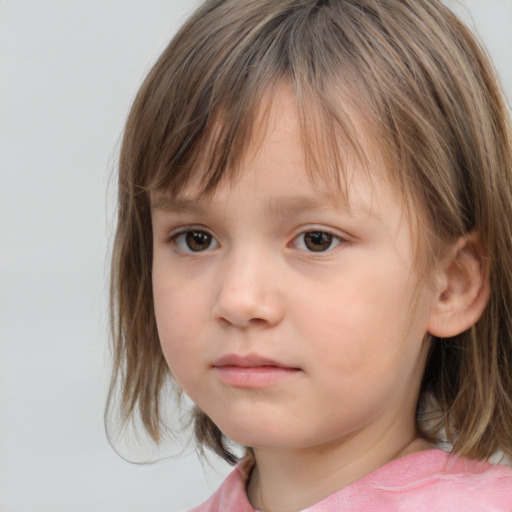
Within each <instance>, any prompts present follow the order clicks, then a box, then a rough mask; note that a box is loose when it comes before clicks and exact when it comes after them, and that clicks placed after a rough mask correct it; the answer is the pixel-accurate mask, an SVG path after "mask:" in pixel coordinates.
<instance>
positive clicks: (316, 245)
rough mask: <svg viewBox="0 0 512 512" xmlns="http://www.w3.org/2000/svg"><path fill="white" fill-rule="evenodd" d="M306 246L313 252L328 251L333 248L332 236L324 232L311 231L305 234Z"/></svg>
mask: <svg viewBox="0 0 512 512" xmlns="http://www.w3.org/2000/svg"><path fill="white" fill-rule="evenodd" d="M304 244H305V245H306V247H307V248H308V249H309V250H310V251H313V252H322V251H326V250H327V249H329V247H331V244H332V235H331V234H330V233H325V232H324V231H310V232H308V233H305V234H304Z"/></svg>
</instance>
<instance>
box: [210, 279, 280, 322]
mask: <svg viewBox="0 0 512 512" xmlns="http://www.w3.org/2000/svg"><path fill="white" fill-rule="evenodd" d="M272 288H274V286H273V284H272V283H269V282H268V281H266V280H262V279H261V278H260V279H259V280H257V283H253V284H251V283H248V282H245V283H239V284H238V285H233V284H231V285H229V286H224V287H222V288H221V290H220V292H219V295H218V297H217V300H216V303H215V306H214V309H213V316H214V319H215V320H217V321H219V322H221V323H224V324H229V325H232V326H235V327H238V328H248V327H269V326H273V325H276V324H277V323H279V322H280V321H281V319H282V317H283V307H282V303H281V301H280V300H279V297H278V296H277V293H276V292H275V290H272Z"/></svg>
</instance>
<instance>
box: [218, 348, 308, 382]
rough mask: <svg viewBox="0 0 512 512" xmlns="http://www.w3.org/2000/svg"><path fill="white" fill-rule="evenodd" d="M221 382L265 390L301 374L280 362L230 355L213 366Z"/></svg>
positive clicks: (249, 356)
mask: <svg viewBox="0 0 512 512" xmlns="http://www.w3.org/2000/svg"><path fill="white" fill-rule="evenodd" d="M212 367H213V369H214V371H215V372H216V374H217V376H218V378H219V380H220V381H221V382H222V383H223V384H226V385H228V386H232V387H237V388H254V389H257V388H265V387H269V386H273V385H277V384H279V383H280V382H282V381H284V380H287V379H289V378H290V377H293V376H296V375H297V374H298V373H300V372H301V370H300V368H295V367H292V366H289V365H287V364H284V363H281V362H279V361H274V360H272V359H268V358H266V357H262V356H259V355H257V354H248V355H238V354H228V355H227V356H224V357H221V358H220V359H218V360H217V361H215V362H214V363H213V365H212Z"/></svg>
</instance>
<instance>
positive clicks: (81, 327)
mask: <svg viewBox="0 0 512 512" xmlns="http://www.w3.org/2000/svg"><path fill="white" fill-rule="evenodd" d="M196 4H197V1H196V0H194V1H191V0H188V1H187V0H72V1H66V0H0V178H1V179H0V276H1V282H0V315H1V320H0V351H1V354H0V411H1V412H0V512H59V511H66V512H78V511H84V512H85V511H87V512H93V511H98V512H100V511H101V512H114V511H119V512H121V511H122V512H129V511H134V512H135V511H137V512H156V511H164V510H165V511H168V512H177V511H181V510H186V509H187V508H190V507H191V506H192V505H194V504H197V503H198V502H200V501H202V500H204V499H205V498H206V497H207V496H208V495H210V494H211V492H212V491H213V490H214V489H215V488H216V487H217V485H218V484H219V483H220V481H221V480H222V478H223V476H224V475H225V474H226V472H227V471H228V467H227V466H226V465H224V464H218V465H217V466H218V467H217V469H215V470H214V469H213V468H211V467H209V466H208V465H207V464H203V465H201V464H200V463H199V461H198V459H197V458H196V457H195V456H194V455H193V454H191V455H188V456H180V457H177V458H173V459H170V460H165V461H163V462H160V463H157V464H153V465H134V464H130V463H128V462H126V461H125V460H123V459H121V458H120V457H119V456H118V455H116V454H115V453H114V452H113V450H112V449H111V448H110V446H109V445H108V443H107V441H106V437H105V434H104V430H103V407H104V402H105V395H106V387H107V382H108V377H109V367H108V366H109V364H108V350H107V346H108V343H107V334H106V333H107V321H106V309H107V306H106V305H107V293H106V290H107V284H106V283H107V280H108V277H107V275H108V249H109V246H110V242H111V239H112V230H113V225H112V212H113V200H112V198H113V196H114V194H115V191H114V189H113V185H111V186H110V188H109V187H108V185H109V178H110V177H111V175H112V174H113V172H114V170H115V165H116V155H117V152H118V149H119V138H120V135H121V133H122V128H123V123H124V119H125V117H126V114H127V112H128V108H129V105H130V102H131V100H132V99H133V97H134V95H135V92H136V90H137V88H138V86H139V85H140V82H141V80H142V78H143V76H144V75H145V73H146V72H147V71H148V69H149V67H150V65H151V63H153V62H154V60H155V59H156V57H157V56H158V54H159V53H160V52H161V51H162V50H163V48H164V47H165V45H166V43H167V42H168V40H169V39H170V37H171V35H172V33H173V32H174V31H175V30H176V28H177V27H178V26H179V25H180V24H181V23H182V21H183V19H184V18H185V16H186V14H187V13H188V12H190V11H191V10H192V8H193V7H194V5H196ZM463 4H464V5H466V8H462V11H463V12H464V13H465V14H464V15H465V16H466V17H467V16H468V12H467V10H466V9H468V8H469V9H470V12H471V14H472V17H473V21H472V22H471V23H472V24H474V25H476V27H477V30H478V32H479V33H480V35H481V37H482V38H483V39H484V41H485V42H486V44H487V46H488V48H489V50H490V52H491V54H492V55H493V58H494V60H495V63H496V65H497V66H498V67H499V70H500V74H501V77H502V80H503V82H504V84H505V87H506V90H507V94H508V97H509V102H510V101H511V100H512V65H511V61H510V55H511V53H512V0H468V1H467V2H463Z"/></svg>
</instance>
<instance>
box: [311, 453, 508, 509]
mask: <svg viewBox="0 0 512 512" xmlns="http://www.w3.org/2000/svg"><path fill="white" fill-rule="evenodd" d="M339 510H347V511H348V510H350V511H351V512H374V511H376V510H379V511H386V512H402V511H403V512H405V511H407V512H410V511H411V510H414V511H415V512H426V511H428V512H440V511H443V512H444V511H448V510H449V511H450V512H489V511H491V510H492V511H493V512H512V468H510V467H505V466H497V465H491V464H488V463H485V462H478V461H474V460H470V459H465V458H462V457H457V456H455V455H450V454H448V453H445V452H443V451H441V450H429V451H427V452H422V453H417V454H413V455H409V456H407V457H404V458H402V459H397V460H394V461H392V462H390V463H389V464H387V465H385V466H383V467H382V468H380V469H378V470H376V471H375V472H373V473H371V474H369V475H367V476H366V477H364V478H362V479H361V480H358V481H356V482H354V483H353V484H351V485H349V486H348V487H345V488H344V489H341V490H340V491H338V492H337V493H335V494H333V495H331V496H329V497H328V498H326V499H325V500H323V501H322V502H320V503H318V504H317V505H314V506H313V507H311V508H310V509H308V512H338V511H339Z"/></svg>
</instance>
